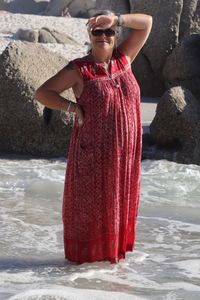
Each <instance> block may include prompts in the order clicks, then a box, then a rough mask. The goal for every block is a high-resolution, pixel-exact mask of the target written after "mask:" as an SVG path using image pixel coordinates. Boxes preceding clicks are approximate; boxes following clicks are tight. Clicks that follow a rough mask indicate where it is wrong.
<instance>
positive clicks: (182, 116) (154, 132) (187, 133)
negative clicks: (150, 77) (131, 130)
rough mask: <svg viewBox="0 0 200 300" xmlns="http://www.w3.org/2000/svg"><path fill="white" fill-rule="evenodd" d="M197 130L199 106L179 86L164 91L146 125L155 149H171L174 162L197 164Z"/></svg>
mask: <svg viewBox="0 0 200 300" xmlns="http://www.w3.org/2000/svg"><path fill="white" fill-rule="evenodd" d="M199 130H200V103H199V102H198V101H197V100H196V98H195V97H194V96H193V95H192V93H191V92H190V91H189V90H187V89H184V88H182V87H180V86H177V87H173V88H171V89H169V90H168V91H166V92H165V93H164V95H163V96H162V97H161V99H160V102H159V103H158V105H157V109H156V115H155V117H154V119H153V121H152V123H151V125H150V134H151V137H152V138H153V140H154V142H155V143H156V145H158V146H164V147H165V150H166V149H170V148H171V149H174V152H173V151H172V154H173V155H172V157H171V159H172V160H174V161H177V162H180V163H194V164H200V135H199ZM166 147H167V148H166ZM155 156H156V154H155ZM163 157H164V156H163Z"/></svg>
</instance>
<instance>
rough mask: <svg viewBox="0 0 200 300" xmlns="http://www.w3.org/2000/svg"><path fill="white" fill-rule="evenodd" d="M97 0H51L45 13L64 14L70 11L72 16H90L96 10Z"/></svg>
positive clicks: (50, 14) (52, 14)
mask: <svg viewBox="0 0 200 300" xmlns="http://www.w3.org/2000/svg"><path fill="white" fill-rule="evenodd" d="M95 5H96V0H73V1H72V0H50V2H49V4H48V6H47V8H46V10H45V12H44V14H46V15H49V16H62V15H63V13H64V11H66V10H67V11H68V12H69V15H70V16H72V17H85V18H87V17H89V16H91V15H92V14H93V12H94V10H95Z"/></svg>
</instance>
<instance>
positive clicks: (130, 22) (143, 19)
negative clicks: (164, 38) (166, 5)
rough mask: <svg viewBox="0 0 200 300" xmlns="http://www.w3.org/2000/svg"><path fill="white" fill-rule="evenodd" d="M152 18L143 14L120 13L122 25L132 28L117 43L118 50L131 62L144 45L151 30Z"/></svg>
mask: <svg viewBox="0 0 200 300" xmlns="http://www.w3.org/2000/svg"><path fill="white" fill-rule="evenodd" d="M152 23H153V19H152V17H151V16H150V15H145V14H128V15H122V26H123V27H127V28H131V29H133V30H132V32H131V33H130V35H129V36H128V37H127V38H126V39H125V40H124V41H123V42H122V43H121V44H120V45H119V49H120V51H121V52H122V53H123V54H124V55H126V56H127V58H128V60H129V61H130V62H132V61H133V60H134V59H135V57H136V56H137V54H138V52H139V51H140V50H141V48H142V47H143V46H144V44H145V42H146V40H147V39H148V36H149V34H150V31H151V27H152Z"/></svg>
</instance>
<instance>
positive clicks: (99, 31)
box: [91, 28, 116, 37]
mask: <svg viewBox="0 0 200 300" xmlns="http://www.w3.org/2000/svg"><path fill="white" fill-rule="evenodd" d="M91 33H92V35H93V36H101V35H103V34H105V36H107V37H111V36H115V34H116V32H115V31H114V30H112V29H111V28H108V29H105V30H103V29H96V30H92V31H91Z"/></svg>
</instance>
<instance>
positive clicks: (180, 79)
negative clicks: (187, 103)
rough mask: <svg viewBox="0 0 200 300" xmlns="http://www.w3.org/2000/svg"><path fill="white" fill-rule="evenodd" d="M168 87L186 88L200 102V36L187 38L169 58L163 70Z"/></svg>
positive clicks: (194, 35) (195, 35)
mask: <svg viewBox="0 0 200 300" xmlns="http://www.w3.org/2000/svg"><path fill="white" fill-rule="evenodd" d="M163 76H164V78H165V81H166V85H167V87H168V88H169V87H172V86H176V85H182V86H185V87H186V88H187V89H189V90H190V91H191V92H192V93H193V94H194V95H195V96H196V97H197V99H199V100H200V34H193V35H191V36H187V37H186V38H184V39H183V40H182V42H181V43H180V44H179V45H178V46H177V47H176V48H175V49H174V50H173V52H172V54H171V55H169V56H168V58H167V61H166V64H165V66H164V69H163Z"/></svg>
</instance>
